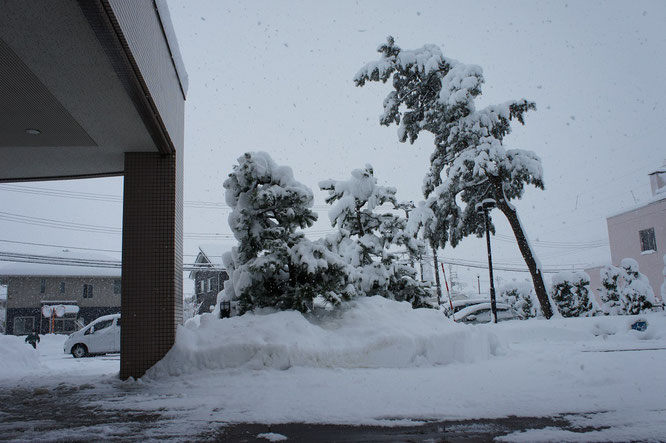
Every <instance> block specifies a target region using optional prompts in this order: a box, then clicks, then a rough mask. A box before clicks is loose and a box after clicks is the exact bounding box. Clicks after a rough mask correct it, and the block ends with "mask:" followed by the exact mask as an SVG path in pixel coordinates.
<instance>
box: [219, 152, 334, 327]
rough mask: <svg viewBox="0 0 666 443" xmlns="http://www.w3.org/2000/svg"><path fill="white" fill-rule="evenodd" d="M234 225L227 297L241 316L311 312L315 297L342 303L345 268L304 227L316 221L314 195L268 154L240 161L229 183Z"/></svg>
mask: <svg viewBox="0 0 666 443" xmlns="http://www.w3.org/2000/svg"><path fill="white" fill-rule="evenodd" d="M224 188H225V190H226V193H225V198H226V203H227V204H228V205H229V206H230V207H231V208H232V212H231V214H230V215H229V226H230V227H231V230H232V232H233V233H234V236H235V237H236V239H237V240H238V246H237V247H234V248H233V249H232V250H231V252H229V253H227V254H225V255H224V257H223V258H224V263H225V266H226V267H227V271H228V273H229V280H228V281H227V282H225V297H226V298H227V299H230V300H235V301H237V303H238V307H239V312H240V313H241V314H242V313H244V312H246V311H248V310H252V309H254V308H256V307H267V306H271V307H276V308H278V309H296V310H299V311H302V312H304V311H307V310H308V309H309V308H311V306H312V302H313V300H314V298H315V297H317V296H321V297H323V298H324V299H325V300H326V301H328V302H330V303H333V304H337V303H339V301H340V298H341V297H345V296H346V295H347V292H346V286H347V282H346V278H347V274H346V264H345V262H344V261H343V260H342V259H341V258H340V256H339V255H337V254H335V253H334V252H332V251H330V250H329V249H328V248H327V247H326V245H325V243H324V241H323V240H320V241H316V242H313V241H310V240H308V239H306V238H305V237H304V235H303V232H302V231H301V230H300V229H303V228H307V227H309V226H311V225H312V224H313V223H314V221H315V220H316V219H317V216H316V214H314V213H313V212H312V209H311V208H312V204H313V196H312V191H311V190H310V189H309V188H308V187H307V186H305V185H303V184H302V183H300V182H298V181H296V180H295V179H294V177H293V173H292V171H291V168H289V167H286V166H278V165H277V164H275V162H274V161H273V160H272V159H271V157H270V156H269V155H268V154H267V153H265V152H249V153H246V154H245V155H243V156H242V157H240V158H239V159H238V164H237V165H235V166H234V168H233V172H232V173H231V174H229V178H227V180H226V181H225V182H224Z"/></svg>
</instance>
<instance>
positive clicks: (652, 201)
mask: <svg viewBox="0 0 666 443" xmlns="http://www.w3.org/2000/svg"><path fill="white" fill-rule="evenodd" d="M662 200H666V194H664V193H659V194H657V195H654V196H652V198H650V199H649V200H647V201H645V202H643V203H639V204H637V205H634V206H631V207H629V208H625V209H622V210H620V211H617V212H614V213H612V214H610V215H608V216H606V218H607V219H608V218H613V217H617V216H618V215H622V214H626V213H627V212H632V211H635V210H637V209H641V208H644V207H646V206H649V205H653V204H655V203H658V202H660V201H662Z"/></svg>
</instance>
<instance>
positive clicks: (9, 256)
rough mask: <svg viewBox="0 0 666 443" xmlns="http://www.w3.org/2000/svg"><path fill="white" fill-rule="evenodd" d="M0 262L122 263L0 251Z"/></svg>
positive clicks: (189, 267) (108, 266) (110, 265)
mask: <svg viewBox="0 0 666 443" xmlns="http://www.w3.org/2000/svg"><path fill="white" fill-rule="evenodd" d="M0 261H9V262H15V263H30V264H41V265H59V266H77V267H83V268H103V269H120V268H122V262H121V261H119V260H98V259H81V258H74V257H54V256H48V255H37V254H21V253H13V252H5V251H0ZM210 268H211V266H210V264H204V265H200V264H196V263H191V264H190V263H188V264H183V271H194V270H199V269H210ZM215 269H223V268H219V267H215Z"/></svg>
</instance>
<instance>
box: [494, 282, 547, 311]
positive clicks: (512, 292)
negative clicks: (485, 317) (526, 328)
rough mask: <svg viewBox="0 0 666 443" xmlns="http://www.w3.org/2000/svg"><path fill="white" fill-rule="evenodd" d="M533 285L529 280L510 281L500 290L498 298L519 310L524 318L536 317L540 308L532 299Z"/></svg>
mask: <svg viewBox="0 0 666 443" xmlns="http://www.w3.org/2000/svg"><path fill="white" fill-rule="evenodd" d="M532 293H533V289H532V285H530V284H529V283H527V282H510V283H505V284H504V285H502V286H501V287H500V288H499V290H498V294H499V295H498V297H497V298H498V300H499V301H500V302H502V303H506V304H508V305H509V306H511V307H512V308H513V309H515V310H516V311H518V312H519V313H520V314H522V316H523V317H524V318H526V319H527V318H532V317H536V316H537V315H538V313H539V310H538V308H537V307H536V306H534V302H533V301H532Z"/></svg>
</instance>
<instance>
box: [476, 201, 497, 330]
mask: <svg viewBox="0 0 666 443" xmlns="http://www.w3.org/2000/svg"><path fill="white" fill-rule="evenodd" d="M496 205H497V203H496V202H495V200H493V199H492V198H487V199H485V200H483V201H482V202H481V203H479V204H477V205H476V211H477V212H478V213H480V214H483V217H484V219H485V222H486V246H487V248H488V273H489V275H490V310H491V311H492V313H493V323H497V303H496V301H495V284H494V283H493V256H492V252H491V249H490V225H489V223H488V211H490V210H491V209H492V208H494V207H495V206H496Z"/></svg>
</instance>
